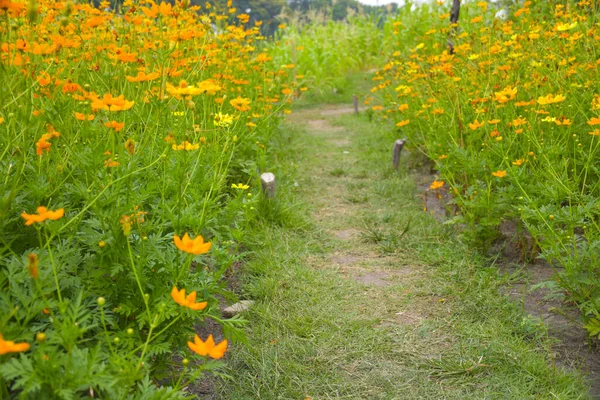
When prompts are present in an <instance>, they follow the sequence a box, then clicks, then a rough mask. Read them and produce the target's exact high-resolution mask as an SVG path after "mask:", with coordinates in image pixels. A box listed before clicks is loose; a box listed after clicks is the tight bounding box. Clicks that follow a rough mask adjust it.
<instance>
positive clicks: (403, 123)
mask: <svg viewBox="0 0 600 400" xmlns="http://www.w3.org/2000/svg"><path fill="white" fill-rule="evenodd" d="M409 123H410V119H405V120H404V121H400V122H398V123H397V124H396V126H398V127H401V126H405V125H408V124H409Z"/></svg>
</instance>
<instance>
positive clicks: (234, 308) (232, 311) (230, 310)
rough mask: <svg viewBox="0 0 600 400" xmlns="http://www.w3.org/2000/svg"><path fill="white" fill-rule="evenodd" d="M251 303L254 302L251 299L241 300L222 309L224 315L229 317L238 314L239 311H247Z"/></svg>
mask: <svg viewBox="0 0 600 400" xmlns="http://www.w3.org/2000/svg"><path fill="white" fill-rule="evenodd" d="M252 304H254V301H253V300H242V301H240V302H238V303H235V304H232V305H231V306H229V307H227V308H226V309H224V310H223V311H222V314H223V316H224V317H227V318H231V317H234V316H236V315H238V314H239V313H241V312H244V311H247V310H248V309H249V308H250V307H251V306H252Z"/></svg>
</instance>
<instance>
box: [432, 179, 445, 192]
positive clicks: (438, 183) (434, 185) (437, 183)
mask: <svg viewBox="0 0 600 400" xmlns="http://www.w3.org/2000/svg"><path fill="white" fill-rule="evenodd" d="M443 186H444V181H437V180H436V181H433V183H432V184H431V186H429V188H430V189H433V190H435V189H440V188H442V187H443Z"/></svg>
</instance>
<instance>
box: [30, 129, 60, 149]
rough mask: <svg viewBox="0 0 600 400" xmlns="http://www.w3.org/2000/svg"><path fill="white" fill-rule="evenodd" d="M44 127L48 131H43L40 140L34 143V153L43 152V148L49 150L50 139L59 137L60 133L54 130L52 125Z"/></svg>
mask: <svg viewBox="0 0 600 400" xmlns="http://www.w3.org/2000/svg"><path fill="white" fill-rule="evenodd" d="M46 129H47V130H48V133H44V134H43V135H42V137H41V138H40V140H38V141H37V143H36V144H35V147H36V148H35V154H37V155H38V156H41V155H42V154H44V150H46V152H50V146H52V143H50V142H49V140H50V139H52V138H57V137H60V133H58V132H57V131H55V130H54V127H53V126H52V125H47V126H46Z"/></svg>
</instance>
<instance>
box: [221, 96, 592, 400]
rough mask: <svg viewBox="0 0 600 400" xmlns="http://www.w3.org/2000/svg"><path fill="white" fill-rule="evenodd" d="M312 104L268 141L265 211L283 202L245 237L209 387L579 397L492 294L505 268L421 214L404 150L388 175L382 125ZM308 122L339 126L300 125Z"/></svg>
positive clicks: (576, 384)
mask: <svg viewBox="0 0 600 400" xmlns="http://www.w3.org/2000/svg"><path fill="white" fill-rule="evenodd" d="M348 104H350V105H351V103H348ZM320 108H322V106H320ZM320 108H319V109H320ZM319 109H316V108H314V109H310V108H302V111H300V112H299V115H296V116H294V117H293V118H294V119H293V122H292V123H290V124H289V126H286V127H284V129H282V136H281V137H279V139H278V140H280V142H279V143H276V144H274V145H273V146H271V148H278V149H281V150H280V151H279V153H277V154H276V155H275V156H276V158H275V160H278V162H276V166H275V165H274V167H275V168H276V175H277V176H278V179H279V186H278V190H279V192H278V199H277V200H276V201H275V202H273V203H272V204H267V205H266V206H264V207H266V209H269V210H271V209H279V210H285V212H283V213H282V212H280V213H279V214H278V215H277V218H279V219H277V218H275V219H274V218H272V217H273V215H275V214H269V213H267V217H266V218H265V220H264V221H263V222H262V223H261V224H257V225H256V226H255V227H254V232H253V234H250V236H249V237H248V246H249V247H250V248H251V249H252V251H253V258H252V261H251V262H249V263H248V264H247V265H246V266H245V275H244V277H243V279H244V281H245V286H244V287H245V289H244V290H245V297H249V298H253V299H255V300H256V301H257V302H256V304H255V306H254V307H253V308H252V309H251V311H250V312H249V313H248V314H247V318H248V319H249V321H250V322H249V327H248V337H249V339H248V344H247V345H246V346H238V347H236V348H235V349H234V350H233V351H232V352H231V356H230V357H231V358H230V360H229V363H230V371H229V375H231V376H232V378H233V379H231V380H229V381H226V382H224V384H223V385H222V386H221V388H220V390H221V392H220V395H221V397H222V398H230V399H255V398H260V399H305V398H312V399H333V398H335V399H394V398H407V399H417V398H424V399H440V398H448V399H469V398H471V399H482V398H523V399H524V398H540V399H545V398H561V399H579V398H587V397H588V394H587V388H586V386H585V382H584V380H583V378H582V377H581V375H579V374H578V373H577V372H576V371H567V370H563V369H562V368H560V367H558V366H556V365H555V364H554V363H553V361H552V357H551V354H552V342H551V341H549V340H548V339H547V338H546V335H545V331H544V329H543V327H540V325H539V324H537V323H536V322H534V321H533V320H532V319H530V318H529V317H527V316H525V315H523V314H522V312H521V310H520V309H519V307H518V306H516V305H515V304H512V303H511V302H510V301H509V300H508V299H507V298H506V297H505V296H503V295H502V294H501V293H502V292H501V288H502V285H503V284H505V283H506V282H505V279H507V278H503V277H501V276H499V275H498V273H497V270H496V269H493V268H488V267H486V260H485V259H483V258H482V257H480V256H478V255H477V254H476V253H474V252H472V251H471V250H470V249H469V248H468V247H466V245H465V244H463V243H461V242H459V241H458V240H457V239H456V237H455V235H454V232H453V231H452V230H451V228H450V227H448V226H445V225H442V224H440V223H439V222H437V221H436V220H435V219H434V218H433V217H432V216H431V215H429V214H428V213H425V212H423V211H422V207H421V205H420V203H419V201H418V200H417V198H416V197H415V193H416V190H417V186H416V184H415V179H414V176H412V175H411V174H409V173H407V170H406V168H407V165H406V159H404V160H403V165H402V167H401V171H400V173H393V171H391V166H390V165H388V164H391V162H390V154H389V153H390V151H391V145H390V144H391V143H393V140H394V139H395V137H394V134H393V133H391V132H386V131H385V130H382V129H377V127H376V126H374V124H373V123H371V122H369V121H368V120H367V118H366V117H365V116H364V115H361V116H352V115H344V116H342V117H339V116H338V117H335V116H332V117H322V116H319V115H318V113H319ZM321 118H327V119H328V121H330V123H332V124H336V125H338V126H342V127H343V128H344V130H343V131H339V130H330V131H328V130H327V127H325V128H323V130H322V131H319V132H314V131H313V132H307V131H306V130H304V129H303V128H302V126H303V125H305V124H306V122H307V121H308V120H309V119H321ZM339 137H347V138H349V139H350V140H351V141H352V144H351V145H350V146H347V147H344V148H342V147H340V146H338V145H336V144H335V139H337V138H339ZM332 140H333V141H332ZM343 150H345V151H347V152H348V154H344V153H343ZM403 157H405V158H406V154H403ZM340 166H343V170H344V171H345V173H344V174H332V173H331V171H332V169H333V170H334V171H335V170H336V168H341V167H340ZM362 180H364V181H362ZM361 182H367V183H366V184H364V183H361ZM349 198H357V199H364V201H362V200H361V201H356V202H355V201H348V199H349ZM274 221H275V222H277V223H276V224H274V223H273V222H274ZM349 232H350V233H354V234H349ZM377 282H379V283H377Z"/></svg>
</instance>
